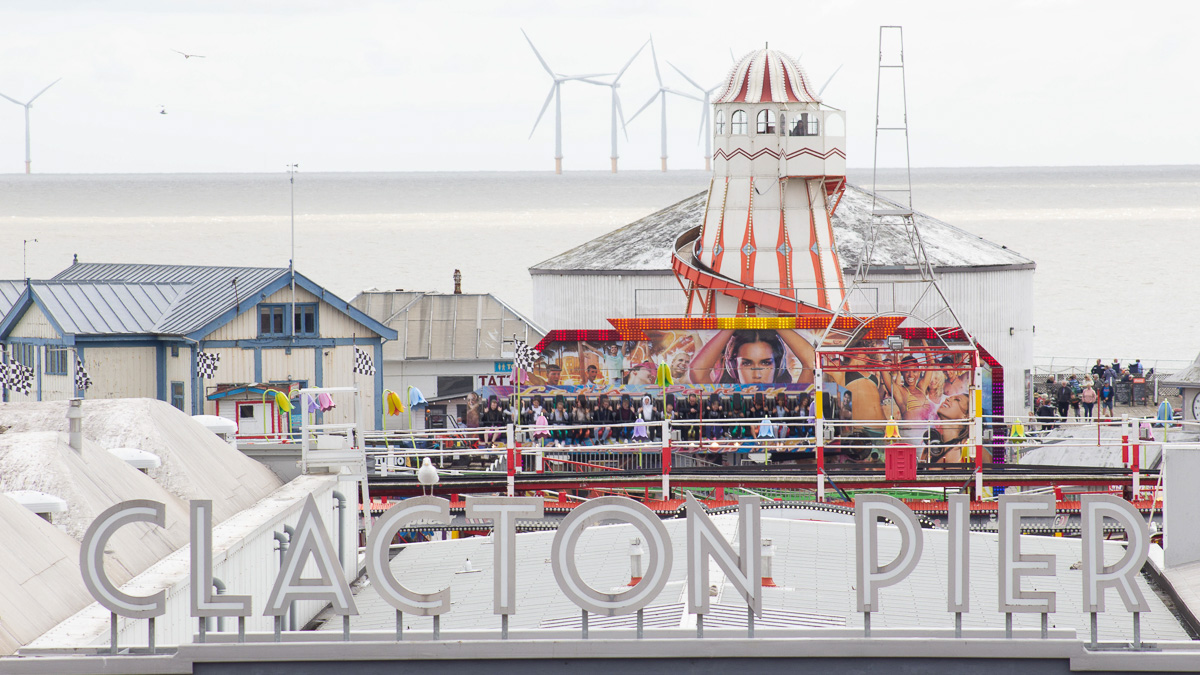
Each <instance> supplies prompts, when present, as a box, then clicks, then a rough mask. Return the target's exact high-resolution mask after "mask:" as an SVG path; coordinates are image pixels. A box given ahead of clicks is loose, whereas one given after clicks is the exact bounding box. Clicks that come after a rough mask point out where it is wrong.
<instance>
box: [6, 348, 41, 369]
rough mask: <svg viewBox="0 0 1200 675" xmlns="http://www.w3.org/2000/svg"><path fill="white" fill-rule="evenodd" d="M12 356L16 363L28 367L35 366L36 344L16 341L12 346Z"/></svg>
mask: <svg viewBox="0 0 1200 675" xmlns="http://www.w3.org/2000/svg"><path fill="white" fill-rule="evenodd" d="M12 357H13V360H14V361H16V362H17V363H19V364H21V365H23V366H27V367H29V368H36V367H37V346H35V345H26V344H21V343H19V342H18V343H16V344H14V345H13V346H12Z"/></svg>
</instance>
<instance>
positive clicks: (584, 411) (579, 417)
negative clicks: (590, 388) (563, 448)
mask: <svg viewBox="0 0 1200 675" xmlns="http://www.w3.org/2000/svg"><path fill="white" fill-rule="evenodd" d="M571 423H572V424H574V425H575V426H577V427H581V428H579V429H572V430H571V439H572V442H573V443H574V444H575V445H584V444H586V443H587V442H588V440H589V439H591V437H592V430H591V429H588V428H585V427H586V426H587V425H589V424H591V423H592V409H591V405H589V404H588V398H587V396H584V395H583V394H580V395H578V396H576V397H575V407H574V408H573V409H572V410H571Z"/></svg>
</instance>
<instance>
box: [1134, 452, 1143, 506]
mask: <svg viewBox="0 0 1200 675" xmlns="http://www.w3.org/2000/svg"><path fill="white" fill-rule="evenodd" d="M1138 440H1139V441H1140V440H1141V439H1140V438H1139V439H1138ZM1141 454H1142V444H1141V443H1134V444H1133V499H1134V500H1136V499H1137V498H1138V493H1139V492H1141V491H1142V458H1141Z"/></svg>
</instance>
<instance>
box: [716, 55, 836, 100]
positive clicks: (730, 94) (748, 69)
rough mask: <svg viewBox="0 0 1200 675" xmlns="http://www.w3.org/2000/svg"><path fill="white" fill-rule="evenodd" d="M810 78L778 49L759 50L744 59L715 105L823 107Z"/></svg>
mask: <svg viewBox="0 0 1200 675" xmlns="http://www.w3.org/2000/svg"><path fill="white" fill-rule="evenodd" d="M813 89H814V88H813V86H812V84H811V83H810V82H809V81H808V75H807V74H806V73H805V72H804V69H803V68H801V67H800V64H799V63H798V62H797V61H796V60H795V59H793V58H792V57H790V56H788V55H787V54H784V53H783V52H781V51H778V50H775V49H758V50H755V51H752V52H750V53H749V54H746V55H745V56H743V57H742V58H741V59H740V60H739V61H738V62H737V64H736V65H735V66H734V67H733V70H731V71H729V77H728V78H726V81H725V89H724V90H723V91H722V92H721V94H720V95H719V96H717V98H716V99H715V100H714V101H713V102H714V103H733V102H736V101H743V102H746V103H761V102H768V101H769V102H774V103H820V102H821V100H820V99H819V98H817V95H816V94H815V93H814V92H813Z"/></svg>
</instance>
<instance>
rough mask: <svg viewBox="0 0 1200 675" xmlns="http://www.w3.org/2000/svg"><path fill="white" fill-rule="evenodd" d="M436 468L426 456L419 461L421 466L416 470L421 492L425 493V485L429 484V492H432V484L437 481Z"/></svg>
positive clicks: (435, 483)
mask: <svg viewBox="0 0 1200 675" xmlns="http://www.w3.org/2000/svg"><path fill="white" fill-rule="evenodd" d="M438 480H439V479H438V470H437V467H436V466H434V465H433V462H431V461H429V458H428V457H426V458H425V459H424V460H423V461H422V462H421V468H420V469H418V470H417V482H419V483H420V484H421V494H425V486H426V485H428V486H429V494H431V495H432V494H433V486H434V485H437V482H438Z"/></svg>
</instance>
